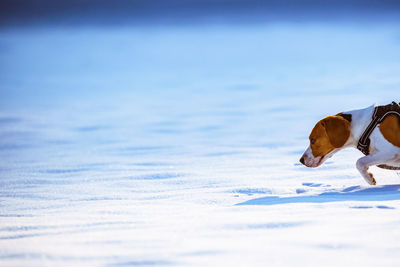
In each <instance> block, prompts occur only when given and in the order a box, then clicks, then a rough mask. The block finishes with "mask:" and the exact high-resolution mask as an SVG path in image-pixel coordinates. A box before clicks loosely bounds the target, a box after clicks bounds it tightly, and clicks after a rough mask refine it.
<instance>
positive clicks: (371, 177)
mask: <svg viewBox="0 0 400 267" xmlns="http://www.w3.org/2000/svg"><path fill="white" fill-rule="evenodd" d="M365 180H367V182H368V183H369V184H370V185H376V180H375V178H374V175H373V174H372V173H370V172H368V177H367V178H366V179H365Z"/></svg>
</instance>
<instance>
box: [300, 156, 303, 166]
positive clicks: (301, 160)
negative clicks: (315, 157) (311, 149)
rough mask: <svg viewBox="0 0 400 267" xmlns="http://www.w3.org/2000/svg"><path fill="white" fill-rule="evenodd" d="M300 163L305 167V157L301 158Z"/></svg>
mask: <svg viewBox="0 0 400 267" xmlns="http://www.w3.org/2000/svg"><path fill="white" fill-rule="evenodd" d="M300 162H301V164H303V165H304V156H302V157H301V158H300Z"/></svg>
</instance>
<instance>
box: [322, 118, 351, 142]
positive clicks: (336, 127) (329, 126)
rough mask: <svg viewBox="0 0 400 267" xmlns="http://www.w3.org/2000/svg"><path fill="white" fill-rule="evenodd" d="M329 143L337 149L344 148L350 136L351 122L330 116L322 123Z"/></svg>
mask: <svg viewBox="0 0 400 267" xmlns="http://www.w3.org/2000/svg"><path fill="white" fill-rule="evenodd" d="M322 125H323V126H324V127H325V131H326V134H327V135H328V138H329V141H330V142H331V144H332V145H333V146H334V147H335V148H339V147H342V146H343V145H344V144H345V143H346V141H347V139H349V136H350V122H349V121H347V120H346V119H344V118H343V117H341V116H337V115H335V116H329V117H326V118H325V119H324V120H323V121H322Z"/></svg>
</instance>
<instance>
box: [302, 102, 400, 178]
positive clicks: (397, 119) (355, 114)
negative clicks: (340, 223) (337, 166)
mask: <svg viewBox="0 0 400 267" xmlns="http://www.w3.org/2000/svg"><path fill="white" fill-rule="evenodd" d="M309 140H310V144H309V146H308V148H307V149H306V151H305V152H304V154H303V156H302V157H301V158H300V162H301V163H302V164H303V165H305V166H307V167H311V168H315V167H318V166H320V165H321V164H322V163H324V162H325V161H326V160H327V159H329V158H330V157H332V156H333V155H334V154H335V153H337V152H338V151H339V150H341V149H343V148H346V147H355V148H358V149H359V150H360V151H361V152H363V153H364V155H365V156H363V157H362V158H360V159H358V160H357V163H356V166H357V169H358V170H359V172H360V173H361V175H362V177H363V178H364V179H365V181H366V182H367V183H368V184H370V185H376V180H375V178H374V176H373V174H372V173H371V172H370V171H369V170H368V169H369V167H370V166H374V165H376V166H378V167H380V168H385V169H391V170H400V105H399V104H397V103H396V102H393V103H392V104H389V105H385V106H375V105H372V106H370V107H368V108H365V109H359V110H353V111H348V112H342V113H338V114H336V115H333V116H328V117H326V118H324V119H322V120H320V121H319V122H318V123H317V124H316V125H315V126H314V128H313V129H312V131H311V134H310V136H309Z"/></svg>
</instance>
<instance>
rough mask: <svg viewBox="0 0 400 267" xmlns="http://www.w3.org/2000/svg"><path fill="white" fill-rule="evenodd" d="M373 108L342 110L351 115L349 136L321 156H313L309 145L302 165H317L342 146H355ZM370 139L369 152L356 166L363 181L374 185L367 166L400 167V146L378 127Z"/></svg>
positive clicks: (370, 117) (368, 121)
mask: <svg viewBox="0 0 400 267" xmlns="http://www.w3.org/2000/svg"><path fill="white" fill-rule="evenodd" d="M374 108H375V106H374V105H372V106H370V107H368V108H365V109H360V110H353V111H348V112H343V114H351V116H352V120H351V123H350V136H349V138H348V140H347V141H346V143H345V144H344V145H343V146H342V147H341V148H336V149H334V150H333V151H331V152H330V153H329V154H327V155H324V156H321V157H314V155H313V153H312V150H311V146H309V147H308V148H307V150H306V151H305V152H304V154H303V157H302V160H303V161H304V165H306V166H308V167H318V166H319V165H321V164H322V163H323V162H324V161H325V160H326V159H328V158H330V157H332V156H333V155H334V154H335V153H336V152H338V151H339V150H341V149H343V148H346V147H355V148H357V144H358V140H359V139H360V137H361V135H362V134H363V132H364V130H365V129H366V128H367V126H368V125H369V123H370V122H371V120H372V114H373V112H374ZM370 140H371V142H370V154H369V155H368V156H364V157H362V158H360V159H358V160H357V164H356V166H357V169H358V170H359V172H360V173H361V175H362V176H363V178H364V179H365V181H367V183H369V184H370V185H375V184H376V181H375V179H374V176H373V175H372V173H371V172H369V171H368V169H369V167H370V166H374V165H379V164H386V165H390V166H393V167H400V147H397V146H395V145H393V144H391V143H390V142H389V141H387V140H386V139H385V138H384V136H383V135H382V133H381V132H380V130H379V128H378V127H376V128H375V129H374V130H373V132H372V134H371V135H370Z"/></svg>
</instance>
